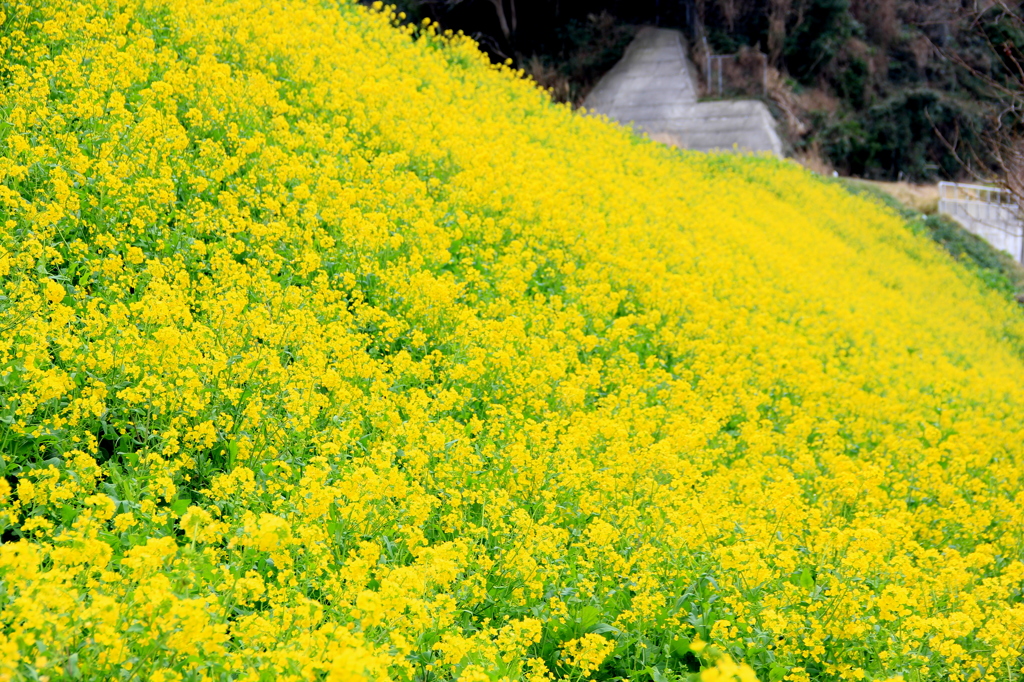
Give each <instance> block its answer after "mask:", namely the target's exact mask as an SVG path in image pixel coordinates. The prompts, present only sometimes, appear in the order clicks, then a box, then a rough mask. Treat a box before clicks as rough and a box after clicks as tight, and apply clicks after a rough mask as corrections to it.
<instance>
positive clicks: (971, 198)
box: [939, 182, 1024, 263]
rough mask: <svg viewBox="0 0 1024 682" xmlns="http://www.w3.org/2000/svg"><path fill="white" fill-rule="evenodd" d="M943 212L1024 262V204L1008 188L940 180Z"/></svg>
mask: <svg viewBox="0 0 1024 682" xmlns="http://www.w3.org/2000/svg"><path fill="white" fill-rule="evenodd" d="M939 213H942V214H944V215H948V216H949V217H951V218H953V219H954V220H956V221H957V222H958V223H960V224H961V225H963V226H964V228H966V229H967V230H968V231H969V232H973V233H974V234H976V235H978V236H979V237H981V238H982V239H984V240H985V241H987V242H988V243H989V244H991V245H992V246H994V247H996V248H997V249H1001V250H1002V251H1006V252H1007V253H1009V254H1010V255H1012V256H1013V257H1014V258H1015V259H1017V260H1018V261H1019V262H1022V263H1024V223H1022V222H1021V212H1020V207H1019V206H1018V205H1017V202H1016V201H1014V199H1013V196H1012V195H1011V194H1010V193H1009V192H1007V191H1006V190H1003V189H999V188H997V187H986V186H984V185H962V184H959V183H955V182H940V183H939Z"/></svg>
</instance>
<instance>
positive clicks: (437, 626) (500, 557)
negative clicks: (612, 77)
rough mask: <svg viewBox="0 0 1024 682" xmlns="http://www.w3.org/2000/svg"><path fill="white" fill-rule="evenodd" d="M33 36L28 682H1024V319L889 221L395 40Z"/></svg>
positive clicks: (79, 24) (385, 33) (12, 343)
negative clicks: (705, 649) (660, 141)
mask: <svg viewBox="0 0 1024 682" xmlns="http://www.w3.org/2000/svg"><path fill="white" fill-rule="evenodd" d="M0 12H2V17H0V26H2V30H0V79H2V83H3V87H2V88H0V150H2V151H0V332H2V333H0V458H2V459H0V467H2V471H0V474H2V478H0V531H2V533H3V544H2V546H0V680H11V679H38V680H43V679H50V680H57V679H120V680H134V679H139V680H160V681H172V680H174V681H178V680H196V681H198V680H218V679H224V680H227V679H231V680H240V681H241V680H254V681H255V680H282V681H283V680H304V679H326V680H338V681H341V680H345V681H348V680H364V679H366V680H371V679H372V680H395V681H396V682H398V681H406V680H408V681H411V680H422V681H423V682H426V681H428V680H456V679H463V680H466V681H467V682H469V681H470V680H473V681H477V682H482V681H484V680H495V681H497V680H518V679H524V680H531V681H533V682H542V681H543V680H548V679H553V678H574V679H585V678H589V679H611V678H631V679H640V680H647V679H650V680H654V682H661V681H662V680H680V679H690V678H691V676H694V675H696V676H697V677H698V679H703V680H714V679H740V680H749V679H751V678H752V675H753V673H752V672H751V671H754V672H756V674H757V675H759V676H760V678H761V679H762V680H770V682H780V681H781V680H789V681H792V682H801V681H811V680H872V679H873V680H883V679H903V680H906V681H908V682H910V681H913V682H921V681H924V680H950V681H953V682H961V681H962V682H968V681H971V682H973V681H975V680H981V681H988V680H991V681H996V680H1011V679H1020V677H1021V676H1022V675H1024V672H1022V662H1024V658H1022V655H1024V628H1022V624H1024V563H1022V559H1024V530H1022V529H1024V488H1022V475H1024V423H1022V421H1021V414H1024V411H1022V410H1024V390H1022V388H1021V376H1024V361H1022V357H1024V318H1022V316H1021V314H1020V312H1019V311H1018V310H1016V309H1014V308H1013V306H1012V305H1011V304H1010V303H1008V302H1007V301H1005V300H1003V299H1002V298H1000V297H999V296H998V295H996V294H994V293H992V292H990V291H988V290H986V289H985V288H984V286H983V285H982V284H981V283H980V280H978V279H977V278H976V277H975V276H974V275H973V274H972V273H970V272H968V271H966V270H964V269H963V268H961V267H960V266H958V265H957V264H956V263H954V262H953V261H951V260H950V259H949V258H948V257H947V256H945V255H944V254H943V253H940V252H939V251H938V250H937V249H935V248H934V247H933V246H932V245H931V244H930V243H929V242H928V241H927V240H926V239H924V238H923V237H920V236H918V235H915V234H914V233H913V232H912V231H910V230H908V229H907V226H906V225H904V224H902V223H901V222H900V220H899V219H898V218H897V217H895V216H894V215H892V214H891V213H889V212H887V211H886V210H885V209H884V208H882V207H881V206H878V205H874V204H872V203H869V202H867V201H865V200H863V199H859V198H856V197H853V196H851V195H849V194H848V193H846V192H845V191H844V190H842V189H841V188H840V187H838V186H836V185H832V184H827V183H825V182H823V181H820V180H816V179H814V178H812V177H810V176H809V175H808V174H806V173H805V172H803V171H802V170H800V169H799V168H797V167H795V166H793V165H791V164H788V163H785V162H780V161H777V160H774V159H768V158H751V157H738V156H731V155H701V154H688V153H683V152H678V151H675V150H671V149H668V148H664V147H661V146H658V145H656V144H654V143H651V142H649V141H645V140H643V139H641V138H638V137H635V136H633V135H632V134H630V133H628V132H627V131H624V130H622V129H620V128H617V127H615V126H613V125H610V124H608V123H607V122H605V121H602V120H599V119H597V118H594V117H587V116H581V115H578V114H576V113H574V112H572V111H570V110H569V109H568V108H565V107H562V106H555V105H552V104H551V103H550V102H549V101H548V99H547V97H546V95H545V94H544V93H543V92H541V91H539V90H538V89H536V88H535V87H533V86H531V85H530V84H529V82H528V81H526V80H525V79H523V78H521V75H520V74H515V73H513V72H511V71H510V70H509V69H507V68H504V67H493V66H491V65H490V64H489V63H488V62H487V60H486V59H485V58H484V57H483V56H482V55H481V54H480V53H479V52H478V51H477V49H476V48H475V46H474V45H473V44H472V43H471V42H470V41H468V40H466V39H464V38H461V37H458V36H446V35H439V34H438V32H437V31H436V30H435V29H434V28H432V27H431V26H429V25H426V26H418V27H416V26H412V27H409V26H407V27H396V26H397V25H398V20H399V17H397V16H396V15H394V13H392V12H389V11H387V10H384V9H382V8H380V7H377V8H376V9H375V10H370V9H368V8H365V7H362V6H360V5H357V4H354V3H348V2H344V1H339V2H324V1H316V0H274V1H273V2H268V1H266V0H12V1H11V2H5V3H0ZM698 638H699V641H702V642H708V643H709V644H710V645H713V647H714V648H715V650H717V651H719V652H721V653H722V657H721V658H719V659H718V662H717V663H715V664H712V663H710V662H707V661H706V660H705V659H702V658H700V657H699V656H698V655H697V654H696V653H695V650H694V649H692V648H691V646H690V642H691V641H693V640H698ZM734 661H737V662H738V661H744V662H745V663H744V664H739V663H735V662H734ZM748 666H749V667H748ZM702 667H703V668H704V672H703V673H701V672H700V670H701V668H702Z"/></svg>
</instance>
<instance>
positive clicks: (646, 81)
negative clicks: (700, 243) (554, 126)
mask: <svg viewBox="0 0 1024 682" xmlns="http://www.w3.org/2000/svg"><path fill="white" fill-rule="evenodd" d="M697 93H698V88H697V74H696V69H695V68H694V66H693V64H691V63H690V60H689V59H688V58H687V56H686V43H685V40H684V39H683V35H682V34H681V33H680V32H679V31H673V30H669V29H662V28H653V27H647V28H643V29H641V30H640V32H639V33H637V36H636V38H634V39H633V42H632V43H630V45H629V47H627V48H626V52H625V54H624V55H623V57H622V59H621V60H619V62H618V63H617V64H616V65H615V66H614V67H613V68H612V69H611V70H610V71H609V72H608V73H606V74H605V75H604V76H603V77H602V78H601V80H600V81H598V83H597V85H596V86H595V87H594V89H593V90H592V91H591V92H590V94H589V95H587V97H586V99H585V100H584V102H583V106H585V107H586V108H587V109H590V110H593V111H595V112H597V113H600V114H605V115H606V116H608V117H609V118H611V119H613V120H616V121H619V122H620V123H622V124H624V125H633V126H634V127H636V128H638V129H640V130H643V131H645V132H647V133H649V134H650V135H651V137H653V138H655V139H658V140H660V141H662V142H667V143H670V144H675V145H676V146H679V147H683V148H686V149H695V150H699V151H710V150H713V149H726V150H731V149H733V148H734V146H735V147H739V148H740V149H741V150H749V151H770V152H772V153H773V154H775V155H776V156H782V141H781V140H780V139H779V135H778V133H777V132H776V129H775V120H774V118H773V117H772V115H771V112H769V111H768V107H766V106H765V105H764V103H763V102H759V101H757V100H732V101H720V102H698V101H697Z"/></svg>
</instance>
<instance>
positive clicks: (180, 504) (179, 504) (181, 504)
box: [171, 499, 192, 516]
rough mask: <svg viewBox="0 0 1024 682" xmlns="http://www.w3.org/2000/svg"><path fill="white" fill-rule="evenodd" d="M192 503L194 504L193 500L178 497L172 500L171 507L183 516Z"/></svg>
mask: <svg viewBox="0 0 1024 682" xmlns="http://www.w3.org/2000/svg"><path fill="white" fill-rule="evenodd" d="M190 504H192V501H191V500H183V499H177V500H175V501H174V502H171V509H172V510H173V511H174V513H175V514H177V515H179V516H181V515H182V514H184V513H185V512H186V511H187V510H188V507H189V505H190Z"/></svg>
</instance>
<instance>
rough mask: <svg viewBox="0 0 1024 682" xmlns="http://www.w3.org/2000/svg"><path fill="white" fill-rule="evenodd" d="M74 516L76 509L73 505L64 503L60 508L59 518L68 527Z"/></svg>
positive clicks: (76, 513)
mask: <svg viewBox="0 0 1024 682" xmlns="http://www.w3.org/2000/svg"><path fill="white" fill-rule="evenodd" d="M76 516H78V510H77V509H75V508H74V507H72V506H70V505H67V504H65V505H64V506H63V507H61V508H60V520H61V521H63V522H64V525H65V526H68V527H70V526H71V524H72V523H74V521H75V517H76Z"/></svg>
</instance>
